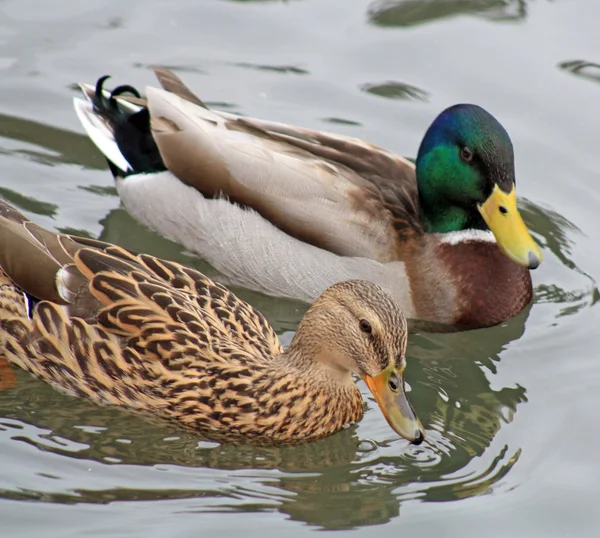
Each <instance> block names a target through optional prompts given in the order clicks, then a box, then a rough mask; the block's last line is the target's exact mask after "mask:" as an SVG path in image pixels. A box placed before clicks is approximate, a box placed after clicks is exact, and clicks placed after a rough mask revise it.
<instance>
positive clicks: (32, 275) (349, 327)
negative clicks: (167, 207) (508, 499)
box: [0, 202, 424, 444]
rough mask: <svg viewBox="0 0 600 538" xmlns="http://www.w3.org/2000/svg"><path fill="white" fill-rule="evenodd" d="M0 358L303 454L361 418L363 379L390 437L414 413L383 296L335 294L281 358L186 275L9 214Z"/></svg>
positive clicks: (247, 311)
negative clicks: (302, 448)
mask: <svg viewBox="0 0 600 538" xmlns="http://www.w3.org/2000/svg"><path fill="white" fill-rule="evenodd" d="M0 243H1V244H2V249H0V356H3V357H5V358H6V359H8V361H10V362H11V363H13V364H16V365H17V366H19V367H21V368H23V369H24V370H27V371H28V372H30V373H32V374H33V375H35V376H37V377H39V378H40V379H42V380H44V381H46V382H47V383H50V384H52V385H54V386H57V387H60V388H61V389H62V390H64V391H66V392H67V393H70V394H73V395H76V396H84V397H88V398H90V399H92V400H93V401H95V402H97V403H103V404H112V405H119V406H122V407H126V408H130V409H134V410H137V411H141V412H146V413H151V414H152V415H153V416H156V417H162V418H164V419H168V420H172V421H175V422H176V423H178V424H180V425H183V426H184V427H187V428H190V429H193V430H197V431H199V432H200V433H203V434H205V435H207V436H208V437H211V438H215V439H224V440H236V439H237V440H244V441H250V442H252V441H254V442H257V443H268V444H278V443H296V442H301V441H311V440H315V439H318V438H321V437H324V436H326V435H329V434H332V433H334V432H336V431H338V430H340V429H341V428H343V427H344V426H345V425H346V424H348V423H350V422H353V421H356V420H358V419H360V418H361V417H362V414H363V400H362V396H361V392H360V390H359V389H358V387H357V386H356V384H355V383H354V382H353V379H352V374H356V375H358V376H360V377H361V378H362V379H364V381H365V382H366V384H367V386H368V387H369V389H370V390H371V392H372V393H373V395H374V396H375V398H376V400H377V402H378V404H379V406H380V407H381V409H382V411H383V413H384V415H385V417H386V419H387V420H388V422H389V424H390V425H391V426H392V428H393V429H394V430H395V431H396V432H397V433H399V434H400V435H402V436H403V437H405V438H406V439H408V440H410V441H411V442H413V443H416V444H418V443H421V442H422V441H423V439H424V430H423V427H422V426H421V424H420V422H419V420H418V419H417V417H416V416H415V413H414V411H413V409H412V407H411V405H410V403H409V402H408V400H407V397H406V394H405V390H404V381H403V377H402V374H403V371H404V368H405V351H406V340H407V330H406V319H405V317H404V315H403V313H402V310H401V309H400V308H399V307H398V305H397V304H396V303H395V302H394V301H393V300H392V299H391V298H390V297H389V295H388V294H386V293H385V292H384V291H383V290H382V289H381V288H380V287H379V286H377V285H375V284H373V283H371V282H367V281H345V282H340V283H336V284H335V285H333V286H332V287H330V288H329V289H327V290H325V291H324V293H323V294H322V295H321V296H320V297H319V298H318V299H317V300H316V301H315V303H314V304H313V305H312V306H311V307H310V308H309V309H308V311H307V312H306V314H305V316H304V317H303V319H302V321H301V323H300V325H299V326H298V330H297V332H296V334H295V336H294V339H293V340H292V342H291V344H290V345H289V347H288V348H287V349H286V350H284V349H283V347H282V345H281V343H280V342H279V339H278V338H277V336H276V334H275V332H274V331H273V329H272V328H271V326H270V325H269V324H268V323H267V321H266V320H265V318H264V317H263V316H262V315H261V314H260V313H259V312H257V311H256V310H255V309H254V308H252V307H251V306H250V305H249V304H247V303H245V302H244V301H242V300H240V299H238V298H237V297H236V296H235V295H234V294H233V293H231V292H230V291H229V290H228V289H227V288H225V287H224V286H222V285H220V284H217V283H215V282H213V281H211V280H210V279H208V278H207V277H206V276H204V275H203V274H201V273H199V272H197V271H195V270H192V269H188V268H185V267H183V266H181V265H179V264H176V263H172V262H168V261H165V260H160V259H158V258H155V257H152V256H148V255H143V254H140V255H138V254H135V253H133V252H131V251H129V250H125V249H123V248H120V247H118V246H114V245H111V244H109V243H103V242H101V241H96V240H92V239H83V238H78V237H74V236H69V235H62V234H57V233H53V232H50V231H48V230H45V229H44V228H42V227H40V226H37V225H36V224H34V223H33V222H31V221H29V220H27V219H26V218H25V217H24V216H23V215H22V214H21V213H19V212H18V211H17V210H16V209H14V208H13V207H11V206H10V205H8V204H6V203H4V202H0Z"/></svg>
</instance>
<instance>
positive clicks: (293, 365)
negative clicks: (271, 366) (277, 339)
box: [280, 338, 355, 390]
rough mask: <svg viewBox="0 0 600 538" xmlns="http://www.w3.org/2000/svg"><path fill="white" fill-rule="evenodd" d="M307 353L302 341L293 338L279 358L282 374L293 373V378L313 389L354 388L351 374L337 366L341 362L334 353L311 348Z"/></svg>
mask: <svg viewBox="0 0 600 538" xmlns="http://www.w3.org/2000/svg"><path fill="white" fill-rule="evenodd" d="M309 349H311V352H308V351H307V348H306V346H304V345H303V344H302V341H301V340H300V342H299V341H298V339H297V338H294V340H293V341H292V343H291V344H290V346H289V347H288V349H287V350H286V351H285V352H284V353H283V354H282V355H281V357H280V361H281V362H280V365H281V367H282V371H283V372H290V373H291V372H293V373H294V375H295V376H299V377H300V378H302V379H304V380H305V381H306V382H308V383H309V384H310V385H313V386H314V387H315V388H317V387H318V386H320V387H327V388H328V389H331V388H334V387H335V388H336V389H338V390H339V389H343V388H348V387H349V388H354V387H355V384H354V381H353V380H352V372H351V371H350V370H349V369H347V368H344V367H343V366H338V364H339V362H340V361H341V362H343V360H342V359H341V358H340V357H339V356H336V354H335V353H332V352H330V351H327V350H324V349H318V348H317V349H315V348H312V346H311V347H310V348H309Z"/></svg>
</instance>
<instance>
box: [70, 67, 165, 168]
mask: <svg viewBox="0 0 600 538" xmlns="http://www.w3.org/2000/svg"><path fill="white" fill-rule="evenodd" d="M108 78H110V77H109V76H108V75H105V76H102V77H100V78H99V79H98V81H97V82H96V85H95V86H91V85H89V84H80V85H79V87H80V89H81V92H82V93H83V96H84V97H85V99H81V98H79V97H75V98H74V99H73V105H74V107H75V112H76V113H77V117H78V118H79V121H80V122H81V124H82V125H83V128H84V129H85V131H86V133H87V135H88V136H89V137H90V139H91V140H92V142H94V144H95V145H96V147H97V148H98V149H99V150H100V151H101V152H102V154H103V155H104V157H105V158H106V160H107V161H108V165H109V167H110V169H111V172H112V173H113V176H114V177H115V178H125V177H127V176H130V175H134V174H154V173H157V172H164V171H165V170H166V167H165V165H164V163H163V160H162V158H161V155H160V152H159V150H158V146H157V145H156V143H155V142H154V139H153V138H152V133H151V130H150V114H149V112H148V108H147V106H146V101H145V100H144V99H142V98H141V96H140V93H139V92H138V91H137V90H136V89H135V88H134V87H133V86H129V85H122V86H117V87H116V88H114V89H113V90H112V91H111V92H109V91H108V90H105V89H104V83H105V82H106V80H107V79H108Z"/></svg>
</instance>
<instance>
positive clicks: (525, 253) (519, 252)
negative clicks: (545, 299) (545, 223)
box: [477, 185, 542, 269]
mask: <svg viewBox="0 0 600 538" xmlns="http://www.w3.org/2000/svg"><path fill="white" fill-rule="evenodd" d="M477 207H478V209H479V212H480V213H481V216H482V217H483V220H484V221H485V223H486V224H487V225H488V226H489V228H490V230H492V233H493V234H494V236H495V237H496V241H497V242H498V246H499V247H500V250H502V252H504V254H505V255H506V256H507V257H508V258H509V259H511V260H512V261H514V262H515V263H518V264H519V265H523V266H525V267H528V268H529V269H535V268H536V267H537V266H538V265H539V264H540V263H542V253H541V251H540V249H539V247H538V246H537V243H536V242H535V241H534V240H533V237H531V234H530V233H529V230H528V229H527V226H525V222H523V218H522V217H521V214H520V213H519V210H518V209H517V195H516V193H515V187H514V186H513V188H512V190H511V191H510V192H509V193H508V194H507V193H505V192H504V191H503V190H502V189H500V187H498V185H495V186H494V190H493V191H492V194H490V196H489V197H488V199H487V200H486V201H485V202H483V204H480V205H478V206H477Z"/></svg>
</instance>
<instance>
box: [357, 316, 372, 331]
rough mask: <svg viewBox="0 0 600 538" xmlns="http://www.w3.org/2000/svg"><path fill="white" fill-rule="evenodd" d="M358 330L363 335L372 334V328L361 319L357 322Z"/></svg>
mask: <svg viewBox="0 0 600 538" xmlns="http://www.w3.org/2000/svg"><path fill="white" fill-rule="evenodd" d="M359 326H360V330H361V331H362V332H364V333H367V334H371V333H372V332H373V327H371V324H370V323H369V322H368V321H367V320H366V319H361V320H360V322H359Z"/></svg>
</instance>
